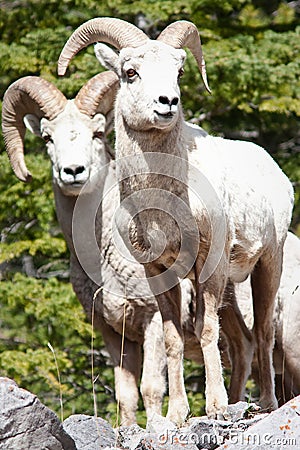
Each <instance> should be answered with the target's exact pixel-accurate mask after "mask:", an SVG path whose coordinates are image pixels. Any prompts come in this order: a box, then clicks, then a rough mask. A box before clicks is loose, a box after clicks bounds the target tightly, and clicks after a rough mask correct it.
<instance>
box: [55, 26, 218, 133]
mask: <svg viewBox="0 0 300 450" xmlns="http://www.w3.org/2000/svg"><path fill="white" fill-rule="evenodd" d="M98 41H102V42H106V43H109V44H111V45H113V46H114V47H115V48H117V49H118V50H120V53H119V55H116V54H115V55H113V53H112V50H111V49H109V48H107V47H106V46H103V45H102V46H101V44H97V45H96V46H95V52H96V56H97V58H98V59H99V60H100V62H101V63H102V64H103V65H104V66H105V67H109V68H110V69H112V70H114V71H115V72H116V73H117V75H118V77H119V79H120V97H122V99H123V101H122V102H120V104H119V103H118V106H119V107H120V108H121V112H122V116H123V117H124V118H126V119H125V120H126V122H127V124H128V125H129V126H130V127H131V128H135V129H143V130H146V129H151V128H160V129H165V128H167V129H168V128H170V127H172V126H173V125H174V123H176V120H177V118H178V115H179V113H180V89H179V78H180V76H181V74H182V73H183V65H184V61H185V56H186V54H185V52H184V50H183V49H182V48H183V47H185V46H186V47H188V48H189V49H190V50H191V51H192V53H193V55H194V56H195V58H196V61H197V64H198V67H199V69H200V72H201V74H202V78H203V81H204V84H205V86H206V88H207V89H208V90H209V87H208V83H207V79H206V72H205V63H204V59H203V55H202V50H201V42H200V37H199V33H198V31H197V28H196V27H195V25H194V24H192V23H191V22H187V21H177V22H174V23H173V24H171V25H169V26H168V27H166V28H165V30H164V31H163V32H162V33H161V34H160V35H159V36H158V38H157V39H156V40H151V39H149V38H148V37H147V36H146V35H145V34H144V33H143V32H142V31H141V30H139V29H138V28H137V27H135V26H134V25H132V24H129V23H127V22H125V21H123V20H120V19H113V18H96V19H91V20H89V21H88V22H86V23H84V24H83V25H81V26H80V27H79V28H78V29H77V30H75V32H74V33H73V34H72V36H71V37H70V38H69V40H68V41H67V43H66V45H65V46H64V48H63V50H62V53H61V55H60V57H59V61H58V73H59V74H60V75H63V74H64V73H65V70H66V67H67V65H68V63H69V61H70V59H71V58H72V57H73V56H74V55H75V54H76V53H77V52H78V51H79V50H80V49H82V48H83V47H86V46H87V45H88V44H91V43H95V42H98ZM125 90H126V92H127V94H125V93H124V91H125ZM133 112H134V114H133Z"/></svg>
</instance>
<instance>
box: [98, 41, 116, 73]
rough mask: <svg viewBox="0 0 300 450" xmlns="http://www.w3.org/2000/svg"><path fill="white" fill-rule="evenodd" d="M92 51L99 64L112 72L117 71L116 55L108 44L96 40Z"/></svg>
mask: <svg viewBox="0 0 300 450" xmlns="http://www.w3.org/2000/svg"><path fill="white" fill-rule="evenodd" d="M94 52H95V55H96V58H97V59H98V61H99V63H100V64H101V66H103V67H105V69H108V70H113V71H114V72H117V71H118V55H117V53H116V52H115V51H114V50H112V49H111V48H110V47H108V45H105V44H101V43H99V42H98V43H97V44H96V45H95V46H94Z"/></svg>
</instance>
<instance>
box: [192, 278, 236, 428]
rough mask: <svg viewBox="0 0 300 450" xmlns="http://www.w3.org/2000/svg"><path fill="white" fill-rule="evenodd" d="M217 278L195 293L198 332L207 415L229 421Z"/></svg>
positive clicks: (220, 295) (196, 331) (219, 294)
mask: <svg viewBox="0 0 300 450" xmlns="http://www.w3.org/2000/svg"><path fill="white" fill-rule="evenodd" d="M217 286H218V277H215V276H214V275H213V276H212V277H211V278H210V282H209V284H207V285H206V286H205V288H204V290H203V292H201V291H200V289H198V292H196V297H197V299H196V300H197V303H196V321H195V333H196V335H197V337H198V339H199V341H200V344H201V348H202V353H203V359H204V366H205V383H206V388H205V396H206V414H207V416H208V418H209V419H221V420H222V419H228V418H229V416H228V413H227V407H228V398H227V392H226V389H225V385H224V379H223V374H222V365H221V356H220V351H219V347H218V340H219V317H218V305H219V302H220V299H221V297H222V293H223V292H222V289H221V288H220V289H217Z"/></svg>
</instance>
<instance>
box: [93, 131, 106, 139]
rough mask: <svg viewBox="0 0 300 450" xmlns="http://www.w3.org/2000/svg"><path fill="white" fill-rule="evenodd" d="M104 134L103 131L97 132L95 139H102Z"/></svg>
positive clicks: (94, 135)
mask: <svg viewBox="0 0 300 450" xmlns="http://www.w3.org/2000/svg"><path fill="white" fill-rule="evenodd" d="M103 135H104V134H103V132H102V131H95V132H94V134H93V138H94V139H95V138H98V139H102V138H103Z"/></svg>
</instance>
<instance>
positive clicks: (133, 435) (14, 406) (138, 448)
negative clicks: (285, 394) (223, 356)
mask: <svg viewBox="0 0 300 450" xmlns="http://www.w3.org/2000/svg"><path fill="white" fill-rule="evenodd" d="M228 412H229V417H230V419H229V420H228V421H223V420H209V419H208V418H207V417H194V418H191V419H190V420H189V421H188V422H187V423H186V425H185V426H184V427H182V428H179V429H178V428H176V427H175V425H174V424H173V423H172V422H170V421H168V420H167V419H166V418H164V417H161V416H158V415H157V416H154V417H153V418H152V420H150V421H149V422H148V424H147V429H146V430H144V429H143V428H141V427H139V426H138V425H132V426H131V427H119V428H117V429H113V428H112V427H111V426H110V424H109V423H108V422H107V421H106V420H104V419H101V418H97V419H95V418H94V417H91V416H87V415H83V414H77V415H73V416H70V417H68V419H66V420H65V421H64V422H63V424H61V423H60V422H59V419H58V417H57V416H56V415H55V414H54V412H52V411H51V410H50V409H49V408H47V407H46V406H44V405H42V403H41V402H40V401H39V400H38V398H37V397H36V396H35V395H33V394H31V393H30V392H28V391H25V390H24V389H20V388H19V387H18V386H17V384H16V383H15V382H14V381H12V380H9V379H8V378H0V450H125V449H126V450H162V449H163V450H182V449H183V448H184V449H185V450H199V449H203V450H204V449H206V450H216V449H218V450H256V449H259V450H261V449H263V450H264V449H265V450H270V449H276V450H279V449H284V450H296V449H297V448H300V396H299V397H296V398H295V399H293V400H291V401H289V402H288V403H286V404H285V405H283V406H282V407H281V408H279V409H278V410H276V411H274V412H272V413H270V414H264V413H262V412H261V411H260V410H259V408H258V407H257V405H255V404H248V403H246V402H238V403H236V404H235V405H230V406H229V410H228Z"/></svg>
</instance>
